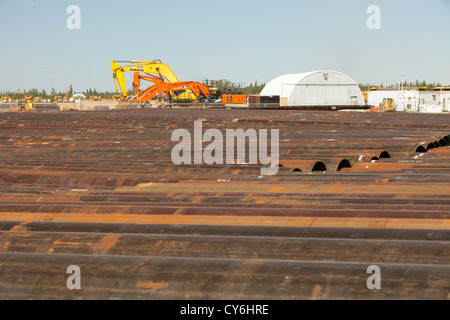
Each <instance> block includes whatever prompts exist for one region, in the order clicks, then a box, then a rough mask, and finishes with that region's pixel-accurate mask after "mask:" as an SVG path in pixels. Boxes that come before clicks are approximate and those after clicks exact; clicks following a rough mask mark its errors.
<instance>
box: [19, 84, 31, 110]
mask: <svg viewBox="0 0 450 320" xmlns="http://www.w3.org/2000/svg"><path fill="white" fill-rule="evenodd" d="M23 97H24V100H25V101H23V108H22V107H20V110H21V111H33V110H34V104H33V96H32V95H27V94H26V92H25V89H23ZM19 102H20V101H19Z"/></svg>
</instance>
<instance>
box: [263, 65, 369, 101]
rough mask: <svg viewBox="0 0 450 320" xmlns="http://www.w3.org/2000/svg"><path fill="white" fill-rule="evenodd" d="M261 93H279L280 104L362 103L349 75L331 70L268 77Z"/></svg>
mask: <svg viewBox="0 0 450 320" xmlns="http://www.w3.org/2000/svg"><path fill="white" fill-rule="evenodd" d="M260 95H261V97H269V96H271V97H273V96H279V97H280V105H281V106H362V105H364V104H365V102H364V97H363V94H362V92H361V90H360V89H359V86H358V84H357V83H356V82H355V81H353V80H352V79H351V78H350V77H349V76H347V75H345V74H343V73H341V72H338V71H332V70H321V71H313V72H304V73H295V74H285V75H282V76H279V77H277V78H275V79H273V80H272V81H270V82H269V83H268V84H267V85H266V86H265V87H264V89H263V90H262V91H261V94H260Z"/></svg>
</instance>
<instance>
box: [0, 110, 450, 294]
mask: <svg viewBox="0 0 450 320" xmlns="http://www.w3.org/2000/svg"><path fill="white" fill-rule="evenodd" d="M199 119H202V120H203V121H202V122H201V123H202V131H201V132H202V133H204V132H206V130H208V129H216V131H215V132H217V130H218V131H220V132H222V133H223V137H224V140H225V137H226V130H229V129H235V130H236V129H242V130H243V131H244V132H249V131H247V130H249V129H252V130H255V132H257V133H259V132H260V131H259V130H262V129H267V131H268V132H269V133H268V137H269V138H268V143H269V145H268V146H267V149H268V153H269V154H270V152H271V150H275V149H271V146H272V144H274V143H277V146H278V150H279V157H278V159H277V160H276V161H273V162H272V163H270V164H261V163H256V164H255V163H252V164H249V156H250V153H251V152H254V151H255V149H254V147H255V144H252V141H250V140H251V139H249V140H246V142H247V144H246V145H245V146H244V147H243V146H241V147H240V148H241V149H239V148H238V149H237V150H235V151H236V152H235V155H236V154H237V153H238V151H242V154H241V156H240V157H237V156H236V157H234V158H233V161H232V162H231V163H230V162H228V161H226V160H227V159H226V158H225V153H226V152H225V150H224V152H223V161H221V162H220V163H214V164H206V163H204V162H202V163H195V162H194V161H193V158H194V157H193V156H192V163H183V164H175V163H174V161H173V158H172V152H173V150H174V147H175V146H176V145H177V144H178V143H179V142H180V140H176V141H172V140H173V139H172V134H173V132H174V130H176V129H185V130H187V131H188V132H190V135H191V137H192V139H194V121H197V120H199ZM449 120H450V115H448V114H427V115H424V114H409V113H371V112H346V111H342V112H339V111H333V112H329V111H303V110H258V109H183V108H173V109H123V110H110V111H89V112H48V113H47V112H28V113H14V112H10V113H3V114H2V119H1V120H0V150H1V152H0V212H1V218H0V298H2V299H264V300H270V299H286V300H292V299H449V298H450V250H449V249H450V214H449V212H450V210H449V209H450V147H449V141H450V140H449V138H450V136H449V134H450V124H449V123H450V121H449ZM271 129H277V130H278V132H279V139H278V141H271V139H270V136H271V134H270V132H271V131H270V130H271ZM258 137H259V136H258ZM199 141H200V143H201V147H202V148H203V150H204V148H205V147H206V146H208V144H209V143H211V141H209V140H208V139H205V138H204V137H203V136H201V137H200V140H199ZM253 142H254V141H253ZM192 146H193V142H192ZM223 146H224V147H225V141H224V144H223ZM251 147H252V148H253V149H251ZM242 148H244V150H242ZM192 150H194V148H192ZM242 155H244V158H242ZM269 167H276V169H277V171H276V174H273V175H265V174H262V173H261V168H266V169H267V168H269ZM272 169H273V168H272ZM69 266H77V267H78V268H79V270H80V274H79V276H80V277H79V279H78V280H77V281H79V282H80V286H81V287H80V288H75V289H73V288H70V286H69V285H68V282H69V278H70V277H71V273H69V272H68V267H69ZM373 266H376V267H377V268H378V269H377V270H379V271H380V273H379V274H376V271H373V273H372V271H371V270H374V269H373ZM375 276H377V277H379V278H375ZM70 279H72V278H70ZM372 281H374V282H373V283H376V282H377V281H378V284H380V287H376V286H375V287H373V286H371V285H370V284H371V283H372Z"/></svg>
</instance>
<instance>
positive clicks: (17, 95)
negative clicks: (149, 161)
mask: <svg viewBox="0 0 450 320" xmlns="http://www.w3.org/2000/svg"><path fill="white" fill-rule="evenodd" d="M214 84H215V86H216V87H217V89H218V90H219V91H221V92H223V93H236V94H247V95H248V94H260V93H261V91H262V89H263V88H264V87H265V85H266V84H265V83H258V81H255V82H252V83H250V84H249V85H244V84H242V83H233V82H232V81H230V80H227V79H222V80H218V81H215V83H214ZM398 85H399V84H395V85H393V84H391V85H383V83H381V84H379V85H378V84H358V86H359V88H360V89H361V91H367V90H368V89H369V88H372V87H385V88H395V87H398ZM403 86H404V87H426V88H427V90H432V89H433V88H435V87H445V86H448V87H450V84H449V85H443V84H441V83H440V82H426V81H425V80H423V81H419V80H416V81H410V82H408V81H405V82H404V83H403ZM67 91H69V92H67ZM67 93H68V97H69V98H70V97H71V96H72V95H73V94H74V93H83V94H84V95H85V96H86V97H87V98H89V97H90V96H100V97H101V98H102V99H112V98H113V96H114V95H116V94H117V92H116V91H97V90H96V89H92V88H89V89H86V90H84V91H81V92H79V91H74V89H73V88H70V90H69V88H67V89H66V90H65V91H56V90H55V88H52V89H51V90H50V92H46V91H45V90H38V89H36V88H33V89H29V90H25V92H24V90H23V89H22V90H16V91H5V92H0V95H1V96H2V97H3V96H6V97H10V98H13V97H14V99H24V98H25V96H32V97H33V98H34V97H39V98H41V99H54V98H55V97H56V96H62V97H65V96H66V95H67ZM127 94H128V95H129V96H132V95H133V94H134V93H133V90H132V89H128V90H127Z"/></svg>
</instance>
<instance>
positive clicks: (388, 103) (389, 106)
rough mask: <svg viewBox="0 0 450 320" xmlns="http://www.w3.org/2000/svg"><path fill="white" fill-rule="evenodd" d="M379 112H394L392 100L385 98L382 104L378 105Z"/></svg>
mask: <svg viewBox="0 0 450 320" xmlns="http://www.w3.org/2000/svg"><path fill="white" fill-rule="evenodd" d="M380 111H381V112H388V111H395V102H394V99H390V98H385V99H383V102H382V103H381V104H380Z"/></svg>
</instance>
